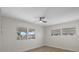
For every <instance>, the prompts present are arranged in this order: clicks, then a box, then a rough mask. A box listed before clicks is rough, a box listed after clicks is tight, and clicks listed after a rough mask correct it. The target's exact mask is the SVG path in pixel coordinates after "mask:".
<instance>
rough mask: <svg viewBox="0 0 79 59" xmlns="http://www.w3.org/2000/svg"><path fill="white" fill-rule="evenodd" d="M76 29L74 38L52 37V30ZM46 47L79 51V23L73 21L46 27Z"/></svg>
mask: <svg viewBox="0 0 79 59" xmlns="http://www.w3.org/2000/svg"><path fill="white" fill-rule="evenodd" d="M69 27H76V34H75V35H74V36H64V35H61V36H51V30H53V29H62V28H69ZM46 28H47V29H46V38H45V39H46V45H47V46H51V47H57V48H62V49H67V50H72V51H79V21H78V20H77V21H71V22H66V23H62V24H57V25H53V26H49V27H46Z"/></svg>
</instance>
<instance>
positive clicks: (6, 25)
mask: <svg viewBox="0 0 79 59" xmlns="http://www.w3.org/2000/svg"><path fill="white" fill-rule="evenodd" d="M2 20H3V40H4V41H3V43H4V44H3V45H4V47H3V51H5V52H16V51H28V50H30V49H33V48H37V47H40V46H43V37H44V36H43V31H44V30H43V27H42V26H38V25H34V24H31V23H28V22H25V21H20V20H15V19H13V18H8V17H3V19H2ZM18 27H27V28H34V29H35V30H36V39H32V40H16V38H17V31H16V29H17V28H18Z"/></svg>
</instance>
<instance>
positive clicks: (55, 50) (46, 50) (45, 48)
mask: <svg viewBox="0 0 79 59" xmlns="http://www.w3.org/2000/svg"><path fill="white" fill-rule="evenodd" d="M29 52H72V51H69V50H64V49H60V48H53V47H47V46H43V47H40V48H36V49H32V50H30V51H29Z"/></svg>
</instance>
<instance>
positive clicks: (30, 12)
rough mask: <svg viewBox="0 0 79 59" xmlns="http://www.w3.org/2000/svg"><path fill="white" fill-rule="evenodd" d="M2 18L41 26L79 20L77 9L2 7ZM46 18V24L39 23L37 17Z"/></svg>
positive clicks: (78, 10) (78, 9)
mask: <svg viewBox="0 0 79 59" xmlns="http://www.w3.org/2000/svg"><path fill="white" fill-rule="evenodd" d="M1 12H2V15H3V16H7V17H12V18H17V19H20V20H24V21H28V22H32V23H35V24H39V25H42V26H48V25H53V24H59V23H63V22H68V21H72V20H77V19H79V8H78V7H3V8H1ZM40 16H45V17H47V21H48V22H47V23H41V22H39V19H38V18H39V17H40Z"/></svg>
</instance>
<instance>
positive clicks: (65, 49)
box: [46, 45, 77, 52]
mask: <svg viewBox="0 0 79 59" xmlns="http://www.w3.org/2000/svg"><path fill="white" fill-rule="evenodd" d="M46 46H47V47H52V48H58V49H63V50H67V51H69V52H77V51H73V50H70V49H64V48H61V47H56V46H51V45H46Z"/></svg>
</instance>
